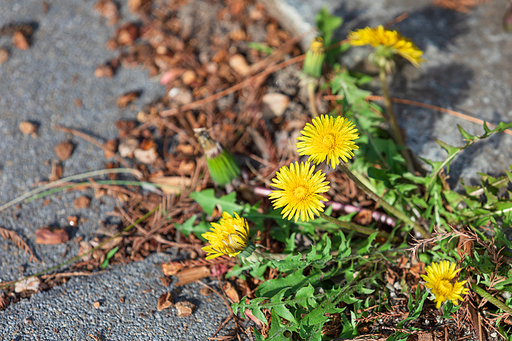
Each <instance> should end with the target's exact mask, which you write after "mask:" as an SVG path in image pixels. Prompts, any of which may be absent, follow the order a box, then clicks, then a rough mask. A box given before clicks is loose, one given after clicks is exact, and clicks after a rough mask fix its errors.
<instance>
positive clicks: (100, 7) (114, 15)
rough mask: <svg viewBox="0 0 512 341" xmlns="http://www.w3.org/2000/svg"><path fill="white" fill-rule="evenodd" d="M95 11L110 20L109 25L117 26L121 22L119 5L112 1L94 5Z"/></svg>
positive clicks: (104, 0) (107, 0) (101, 0)
mask: <svg viewBox="0 0 512 341" xmlns="http://www.w3.org/2000/svg"><path fill="white" fill-rule="evenodd" d="M94 9H95V10H96V11H98V13H99V14H100V15H101V16H102V17H105V18H107V19H108V23H109V25H115V23H117V21H118V20H119V14H118V10H117V5H116V3H115V2H114V1H112V0H99V1H98V2H96V4H95V5H94Z"/></svg>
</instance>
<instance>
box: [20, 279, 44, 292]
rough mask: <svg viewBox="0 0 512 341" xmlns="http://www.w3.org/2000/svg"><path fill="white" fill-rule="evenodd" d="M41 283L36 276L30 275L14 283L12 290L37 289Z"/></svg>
mask: <svg viewBox="0 0 512 341" xmlns="http://www.w3.org/2000/svg"><path fill="white" fill-rule="evenodd" d="M40 284H41V281H40V280H39V278H37V277H30V278H27V279H24V280H22V281H20V282H18V283H16V284H15V285H14V291H15V292H18V293H20V292H25V291H29V290H33V291H38V290H39V285H40Z"/></svg>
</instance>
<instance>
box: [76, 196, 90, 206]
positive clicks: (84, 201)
mask: <svg viewBox="0 0 512 341" xmlns="http://www.w3.org/2000/svg"><path fill="white" fill-rule="evenodd" d="M90 204H91V199H89V198H88V197H86V196H85V195H82V196H80V197H78V198H76V199H75V200H74V201H73V207H75V208H87V207H89V205H90Z"/></svg>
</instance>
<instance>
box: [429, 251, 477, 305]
mask: <svg viewBox="0 0 512 341" xmlns="http://www.w3.org/2000/svg"><path fill="white" fill-rule="evenodd" d="M426 270H427V275H421V277H422V278H423V279H424V280H425V281H426V282H427V283H426V284H425V285H426V287H427V288H428V289H430V291H431V292H432V294H434V296H435V299H434V301H435V302H436V307H437V309H439V307H441V303H443V302H444V301H447V300H450V301H452V303H453V305H457V300H461V301H462V300H463V299H462V297H461V295H462V294H467V293H469V289H467V288H464V284H466V281H461V282H453V281H452V280H453V278H455V276H457V274H458V273H459V271H460V270H461V269H457V270H455V263H450V262H449V261H447V260H445V261H441V262H440V263H432V265H431V266H427V268H426Z"/></svg>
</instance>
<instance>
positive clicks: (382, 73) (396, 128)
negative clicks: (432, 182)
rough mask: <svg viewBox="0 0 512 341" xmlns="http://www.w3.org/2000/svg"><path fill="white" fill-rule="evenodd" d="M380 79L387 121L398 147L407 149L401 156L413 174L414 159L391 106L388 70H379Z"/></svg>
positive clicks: (382, 68)
mask: <svg viewBox="0 0 512 341" xmlns="http://www.w3.org/2000/svg"><path fill="white" fill-rule="evenodd" d="M379 78H380V82H381V83H382V92H383V94H384V106H385V107H386V111H387V119H388V121H389V124H390V125H391V131H392V132H393V137H394V138H395V141H396V143H397V144H398V145H400V146H402V147H404V148H405V149H403V150H402V151H401V154H402V156H403V157H404V159H405V161H406V162H407V167H408V168H409V171H411V172H413V171H414V169H413V168H412V166H413V162H412V158H411V156H410V155H409V152H408V149H407V146H406V145H405V142H404V139H403V137H402V133H401V132H400V126H399V125H398V121H397V120H396V116H395V112H394V111H393V105H392V104H391V97H390V96H389V90H388V82H387V80H386V70H385V68H384V67H381V68H380V70H379Z"/></svg>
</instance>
